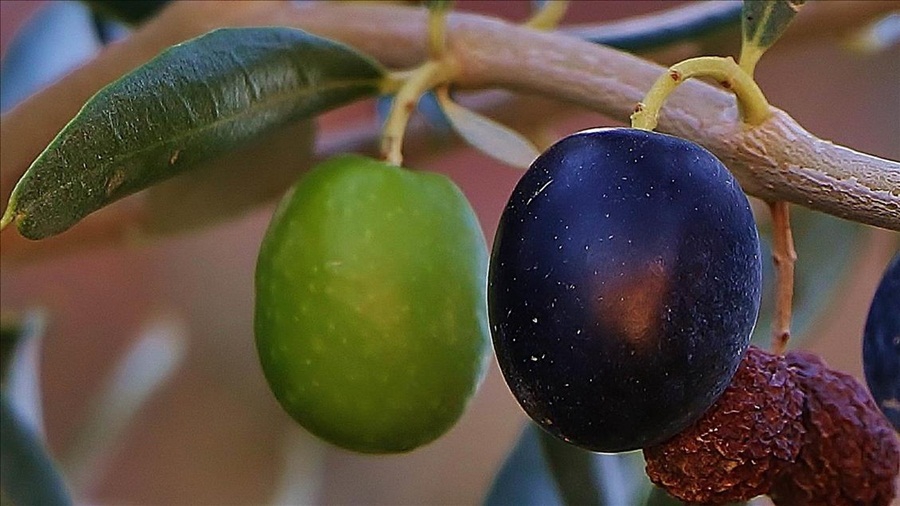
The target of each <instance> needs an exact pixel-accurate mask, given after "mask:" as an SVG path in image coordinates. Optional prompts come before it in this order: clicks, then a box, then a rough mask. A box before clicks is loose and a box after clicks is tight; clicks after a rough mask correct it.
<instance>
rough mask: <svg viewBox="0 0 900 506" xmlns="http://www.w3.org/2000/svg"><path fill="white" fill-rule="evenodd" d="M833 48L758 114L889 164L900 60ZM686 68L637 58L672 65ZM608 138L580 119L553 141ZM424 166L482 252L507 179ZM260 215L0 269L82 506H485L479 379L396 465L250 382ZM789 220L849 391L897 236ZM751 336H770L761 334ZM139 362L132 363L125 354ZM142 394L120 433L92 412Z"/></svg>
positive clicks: (801, 58)
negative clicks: (473, 222)
mask: <svg viewBox="0 0 900 506" xmlns="http://www.w3.org/2000/svg"><path fill="white" fill-rule="evenodd" d="M680 3H683V2H660V1H632V2H628V1H603V2H590V1H579V2H572V5H571V7H570V10H569V12H568V14H567V16H566V18H565V23H596V22H603V21H610V20H614V19H620V18H625V17H629V16H634V15H638V14H643V13H648V12H652V11H657V10H660V9H668V8H672V7H674V6H676V5H678V4H680ZM208 4H209V8H210V9H215V8H216V7H215V3H214V2H208ZM456 9H458V10H461V11H474V12H481V13H487V14H492V15H496V16H498V17H501V18H503V19H507V20H512V21H521V20H524V19H526V18H527V16H528V14H529V12H530V9H531V5H530V3H529V2H524V1H523V2H513V1H506V2H495V1H482V2H475V1H471V2H470V1H458V2H457V3H456ZM51 11H52V12H53V13H54V14H53V15H50V13H51ZM86 12H87V11H86V10H85V9H84V8H83V7H82V5H81V4H78V3H74V2H48V1H8V0H4V1H3V2H0V54H3V55H4V56H5V55H6V54H7V51H8V49H9V48H10V47H11V42H12V41H13V39H14V38H15V37H16V36H17V34H20V32H22V30H23V27H26V29H28V30H31V31H32V32H33V31H35V30H39V27H37V28H36V26H35V20H40V23H45V24H49V23H56V24H52V25H48V26H52V30H51V32H50V33H49V34H48V33H45V34H44V36H45V37H46V39H45V42H44V43H45V44H51V46H49V47H51V48H55V49H52V50H51V51H49V53H54V54H56V57H57V58H59V59H60V61H62V62H63V63H59V62H57V63H56V64H59V65H62V64H69V65H78V63H79V62H80V61H83V59H84V58H88V57H90V56H91V55H92V54H93V53H94V52H95V51H98V50H99V45H98V43H96V42H90V40H91V39H90V38H89V35H90V33H91V32H89V30H91V29H92V28H93V27H92V25H91V23H92V22H91V20H90V18H89V16H87V15H86ZM29 23H30V24H29ZM45 31H46V30H45ZM732 33H733V39H734V40H731V41H730V42H728V41H726V42H728V43H727V44H726V45H724V46H722V47H723V48H725V50H727V51H733V50H735V49H736V48H737V47H738V43H739V39H738V37H739V36H738V35H737V34H736V33H735V32H732ZM46 41H50V42H46ZM847 41H848V39H847V37H846V34H839V33H823V34H822V36H821V37H819V36H816V37H806V38H803V39H802V40H795V41H792V42H791V43H789V44H788V43H785V44H778V45H776V46H775V47H774V48H773V49H772V50H771V51H770V52H769V53H768V54H767V55H766V56H765V57H764V58H763V59H762V61H761V63H760V65H759V67H758V70H757V79H758V81H759V83H760V85H761V87H762V89H763V91H764V92H765V93H766V95H767V97H768V98H769V101H770V102H771V103H772V104H773V105H775V106H777V107H780V108H782V109H785V110H786V111H788V112H789V113H790V114H791V115H792V116H793V117H794V118H795V119H796V120H797V121H798V122H799V123H800V124H801V125H803V126H804V127H805V128H806V129H808V130H810V131H811V132H812V133H814V134H815V135H817V136H819V137H821V138H824V139H829V140H832V141H834V142H836V143H839V144H843V145H847V146H850V147H852V148H854V149H856V150H860V151H864V152H867V153H871V154H875V155H878V156H882V157H887V158H891V159H894V160H896V159H898V158H900V88H898V87H897V82H898V77H900V49H898V47H897V44H894V45H893V46H892V47H889V48H887V49H884V50H881V51H878V52H867V51H861V50H859V49H854V48H853V47H852V45H851V44H849V43H848V42H847ZM692 49H693V48H691V47H682V48H675V49H670V50H669V51H667V52H666V53H658V54H652V55H650V56H652V57H654V58H655V59H657V60H658V61H661V62H663V63H671V62H673V61H674V60H675V59H679V58H681V57H682V56H689V55H690V54H689V53H690V51H692ZM720 54H721V53H720ZM33 65H34V72H35V74H36V75H38V74H40V73H41V72H43V70H42V69H41V62H40V61H35V62H34V63H33ZM38 77H39V76H38ZM7 85H9V84H8V83H4V86H7ZM4 92H6V90H4ZM375 121H376V118H375V107H374V105H373V102H372V101H366V102H363V103H359V104H355V105H353V106H350V107H348V108H345V109H342V110H339V111H335V112H332V113H329V114H327V115H326V116H325V117H323V118H321V121H320V122H319V127H320V130H319V136H320V140H321V139H324V138H328V136H330V135H334V134H335V133H336V132H339V131H340V130H341V129H342V128H345V127H346V126H347V125H360V124H365V123H366V122H375ZM616 124H618V123H616V122H614V121H611V120H609V119H608V118H605V117H602V116H599V115H597V114H593V113H586V112H575V113H573V114H570V115H567V116H566V117H565V118H564V119H563V120H562V121H560V122H558V123H557V124H554V125H552V128H551V130H550V131H549V133H548V135H551V136H555V138H558V137H562V136H564V135H566V134H568V133H571V132H572V131H575V130H577V129H580V128H584V127H592V126H600V125H616ZM4 142H6V141H4ZM419 167H420V168H427V169H429V170H435V171H440V172H445V173H447V174H449V175H450V176H451V177H453V178H454V180H455V181H456V182H457V183H458V184H459V185H460V186H461V187H462V188H463V190H464V191H465V193H466V195H467V196H468V197H469V199H470V200H471V201H472V203H473V205H474V206H475V208H476V209H477V211H478V213H479V216H480V219H481V223H482V225H483V229H484V232H485V236H486V239H487V241H488V243H489V244H490V241H491V240H492V238H493V232H494V229H495V227H496V223H497V221H498V218H499V215H500V212H501V211H502V209H503V206H504V205H505V202H506V199H507V198H508V196H509V194H510V192H511V191H512V188H513V185H514V184H515V182H516V181H517V178H518V176H519V174H520V173H519V172H517V171H516V170H514V169H510V168H507V167H505V166H502V165H500V164H499V163H497V162H494V161H493V160H491V159H489V158H487V157H485V156H483V155H481V154H479V153H477V152H474V151H473V150H471V149H468V148H460V149H456V150H453V151H450V152H447V153H446V154H442V155H441V156H439V157H433V158H430V159H423V160H421V163H419ZM4 205H5V203H4ZM272 209H273V205H264V206H261V207H259V208H258V209H256V210H254V211H253V212H251V213H248V214H246V215H244V216H242V217H239V218H237V219H234V220H231V221H229V222H227V223H223V224H221V225H218V226H215V227H213V228H209V229H204V230H201V231H199V232H193V233H190V234H187V235H179V236H175V237H170V238H165V239H160V240H156V241H153V242H148V243H144V244H140V245H130V246H128V247H117V248H104V249H95V250H91V251H84V252H78V253H74V254H72V255H69V256H65V257H57V258H51V259H47V260H42V261H38V262H29V263H22V264H16V265H6V264H5V265H4V266H3V268H2V273H0V282H2V283H0V297H2V306H3V309H4V310H13V311H28V310H31V309H34V308H40V309H41V310H42V311H43V314H44V315H45V316H46V328H45V332H44V333H43V337H42V339H41V340H40V341H39V342H40V349H39V355H40V361H39V372H40V378H41V380H40V381H41V383H40V386H41V399H42V402H41V406H42V410H43V416H44V428H45V432H46V437H47V441H48V443H49V446H50V449H51V451H52V452H53V454H54V455H55V456H56V457H57V458H58V459H59V460H60V461H61V462H62V463H63V464H64V466H66V468H67V469H70V470H72V475H71V476H70V479H71V480H73V481H74V482H75V483H77V486H78V490H79V498H78V501H79V502H86V503H97V504H119V503H131V504H258V503H267V502H279V503H310V502H314V503H327V504H361V503H366V504H475V503H480V502H481V501H482V500H483V498H484V497H485V494H486V493H487V490H488V487H489V486H490V484H491V482H492V480H493V478H494V476H495V474H496V472H497V471H498V469H499V468H500V466H501V465H502V463H503V461H504V458H505V456H506V455H507V453H508V452H509V451H510V449H511V448H512V446H513V445H514V443H515V441H516V439H517V437H518V436H519V434H520V432H521V431H522V428H523V427H524V425H525V421H526V417H525V415H524V413H523V412H522V411H521V410H520V409H519V407H518V405H517V404H516V402H515V400H514V399H513V397H512V396H511V394H510V393H509V391H508V390H507V388H506V386H505V384H504V383H503V380H502V378H501V377H500V374H499V371H498V370H497V368H496V364H494V363H493V362H492V364H491V370H490V373H489V374H488V376H487V379H486V381H485V383H484V385H483V386H482V388H481V390H480V392H479V394H478V396H477V398H476V399H475V400H474V401H473V403H472V404H471V406H470V409H469V410H468V412H467V413H466V414H465V416H464V417H463V419H462V421H461V422H460V423H459V424H458V425H457V426H456V427H455V428H454V429H453V430H452V431H451V432H450V433H449V434H448V435H446V436H445V437H443V438H441V439H439V440H438V441H437V442H435V443H433V444H431V445H429V446H427V447H425V448H423V449H420V450H418V451H415V452H413V453H411V454H408V455H402V456H390V457H372V456H361V455H356V454H351V453H348V452H345V451H342V450H339V449H335V448H332V447H328V446H325V445H322V444H320V443H318V442H317V441H315V440H313V439H312V438H311V437H310V436H308V435H306V433H304V431H303V430H302V429H300V428H299V427H297V426H296V425H295V424H294V423H293V422H292V421H291V420H290V419H289V417H288V416H287V415H286V414H285V413H284V412H283V411H282V410H281V409H280V408H279V407H278V405H277V404H276V402H275V399H274V397H273V396H272V395H271V393H270V392H269V390H268V388H267V386H266V384H265V382H264V379H263V376H262V374H261V370H260V368H259V365H258V363H257V358H256V352H255V348H254V344H253V332H252V317H253V269H254V265H255V261H256V254H257V250H258V246H259V243H260V240H261V238H262V235H263V232H264V230H265V227H266V225H267V223H268V220H269V218H270V216H271V212H272ZM763 214H764V213H763ZM798 219H801V220H803V219H809V220H810V221H811V222H814V223H813V225H810V228H809V230H810V232H809V233H808V234H806V235H805V236H804V237H805V239H804V240H803V241H802V242H801V241H800V240H799V239H800V238H798V255H799V260H798V269H799V268H801V266H803V265H804V262H808V263H807V265H808V266H809V267H808V268H806V271H805V274H804V275H805V276H806V278H805V279H806V281H805V283H806V285H805V286H806V288H805V289H804V290H806V292H804V294H803V296H804V297H806V298H807V299H809V300H814V301H815V304H813V306H815V307H816V308H818V309H820V311H818V312H817V315H816V318H815V319H812V318H810V320H809V322H808V325H805V326H804V328H805V331H804V332H802V334H803V335H801V336H798V338H800V339H802V341H801V340H800V339H798V342H797V343H795V346H797V347H803V348H808V349H812V350H814V351H816V352H818V353H821V354H822V355H823V356H824V357H825V358H826V360H827V361H828V362H829V363H830V364H831V365H832V366H833V367H835V368H838V369H842V370H845V371H847V372H850V373H851V374H854V375H856V376H857V377H859V378H862V368H861V357H860V353H861V352H860V338H861V334H862V329H863V325H864V321H865V317H866V312H867V310H868V304H869V302H870V301H871V297H872V295H873V293H874V291H875V287H876V285H877V282H878V280H879V279H880V276H881V273H882V271H883V270H884V267H885V266H886V264H887V263H888V261H889V260H890V258H891V256H892V255H893V254H894V252H895V251H896V250H897V245H898V236H897V234H895V233H891V232H887V231H883V230H876V229H873V228H869V227H864V226H853V225H850V224H848V223H846V222H841V221H840V220H836V219H828V220H825V221H821V220H819V221H816V219H815V216H813V217H812V218H802V217H801V218H798ZM760 220H761V221H762V222H764V221H765V217H764V216H762V215H761V216H760ZM763 226H765V225H763ZM804 230H805V229H804ZM9 233H11V232H9V231H8V232H5V233H4V234H3V240H7V239H6V238H7V237H8V234H9ZM798 234H800V235H802V232H801V231H798ZM835 259H836V260H835ZM829 260H831V261H829ZM762 330H763V335H767V332H768V328H765V329H762ZM137 343H143V344H141V345H140V346H138V349H137V350H135V346H136V345H137ZM148 343H150V344H148ZM127 356H128V357H131V358H130V360H131V362H130V363H131V364H132V369H129V370H130V371H132V372H133V371H139V374H138V375H137V376H136V377H137V378H139V379H140V381H136V380H135V377H134V375H131V376H132V379H131V382H130V383H129V381H128V380H126V379H122V378H120V379H119V380H117V381H114V380H113V379H114V378H116V377H117V376H116V375H117V374H118V375H119V376H122V373H121V372H118V371H120V368H121V367H122V366H121V364H122V362H123V360H124V359H125V357H127ZM135 364H136V365H135ZM170 366H171V367H170ZM135 374H137V373H135ZM126 376H128V375H126ZM157 383H158V385H159V386H158V388H155V389H149V388H144V390H147V392H142V387H147V385H154V384H157ZM111 385H116V386H111ZM145 394H146V395H147V399H146V401H145V402H143V403H140V405H139V406H137V407H136V408H135V409H136V410H137V411H136V413H135V415H134V417H133V418H132V419H131V421H130V422H129V423H127V424H121V423H119V422H117V420H120V419H121V418H122V415H121V413H117V412H115V410H111V409H110V408H109V406H106V407H104V404H103V402H102V401H101V399H102V398H106V399H111V398H112V399H118V401H117V402H123V401H122V399H126V398H135V396H137V397H140V396H142V395H145ZM104 396H105V397H104ZM117 396H118V397H117ZM124 404H127V402H126V403H124ZM117 424H118V425H117Z"/></svg>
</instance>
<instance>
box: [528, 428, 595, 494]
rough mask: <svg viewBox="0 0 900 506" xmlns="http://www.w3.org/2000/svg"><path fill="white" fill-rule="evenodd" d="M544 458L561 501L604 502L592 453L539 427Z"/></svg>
mask: <svg viewBox="0 0 900 506" xmlns="http://www.w3.org/2000/svg"><path fill="white" fill-rule="evenodd" d="M538 434H540V437H541V448H542V449H543V450H544V460H545V461H546V463H547V465H548V466H549V469H550V472H551V474H552V476H553V477H554V478H555V480H556V485H557V487H558V490H559V492H560V495H562V498H563V502H564V503H565V504H584V505H591V504H593V505H598V506H600V505H603V504H606V503H605V501H604V497H603V496H602V495H601V491H600V490H599V487H597V482H596V477H595V475H596V472H595V470H594V455H593V454H591V453H590V452H586V451H584V450H581V449H579V448H576V447H574V446H572V445H570V444H567V443H564V442H562V441H560V440H559V439H557V438H556V437H554V436H552V435H550V434H548V433H547V432H545V431H542V430H539V431H538Z"/></svg>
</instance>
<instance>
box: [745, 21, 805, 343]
mask: <svg viewBox="0 0 900 506" xmlns="http://www.w3.org/2000/svg"><path fill="white" fill-rule="evenodd" d="M770 13H771V11H767V12H766V16H768V15H769V14H770ZM763 22H765V20H763ZM764 52H765V49H760V48H759V46H757V45H755V44H748V43H747V42H746V41H744V43H743V44H741V56H740V67H741V69H743V71H744V72H745V73H746V74H747V75H748V76H751V78H752V76H753V72H754V71H755V70H756V64H757V63H759V59H760V57H761V56H762V55H763V53H764ZM768 204H769V212H770V213H771V214H772V238H773V245H772V262H773V263H774V264H775V315H774V318H773V319H772V353H775V354H776V355H783V354H784V352H785V351H786V350H787V344H788V341H789V340H790V339H791V316H792V312H793V305H794V264H795V263H796V261H797V252H796V250H795V249H794V235H793V233H792V232H791V207H790V203H789V202H787V201H783V200H780V201H770V202H768Z"/></svg>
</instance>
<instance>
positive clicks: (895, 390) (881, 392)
mask: <svg viewBox="0 0 900 506" xmlns="http://www.w3.org/2000/svg"><path fill="white" fill-rule="evenodd" d="M863 369H864V371H865V374H866V384H867V385H868V386H869V391H870V392H871V393H872V397H873V398H874V399H875V403H876V404H878V407H879V409H881V412H882V413H884V414H885V416H886V417H887V418H888V420H889V421H890V422H891V425H893V426H894V429H895V430H898V431H900V253H898V254H897V255H894V259H893V260H892V261H891V263H890V265H888V267H887V270H885V272H884V276H883V277H882V278H881V283H879V285H878V289H877V290H876V291H875V296H874V297H873V298H872V305H871V306H870V307H869V316H868V318H867V319H866V327H865V331H864V333H863Z"/></svg>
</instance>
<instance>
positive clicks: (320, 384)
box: [255, 155, 490, 453]
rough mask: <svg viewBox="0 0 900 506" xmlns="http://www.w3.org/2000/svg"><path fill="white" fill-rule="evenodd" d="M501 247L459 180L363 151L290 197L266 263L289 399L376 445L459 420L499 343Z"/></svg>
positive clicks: (269, 362)
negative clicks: (496, 298) (487, 237)
mask: <svg viewBox="0 0 900 506" xmlns="http://www.w3.org/2000/svg"><path fill="white" fill-rule="evenodd" d="M486 277H487V248H486V245H485V241H484V236H483V234H482V232H481V229H480V227H479V224H478V220H477V218H476V216H475V213H474V212H473V210H472V208H471V206H470V205H469V203H468V201H467V200H466V198H465V197H464V196H463V194H462V192H461V191H460V190H459V188H457V187H456V186H455V185H454V184H453V183H452V182H451V181H450V180H449V179H447V178H446V177H444V176H442V175H440V174H434V173H427V172H417V171H410V170H406V169H403V168H400V167H396V166H392V165H389V164H386V163H384V162H380V161H376V160H372V159H368V158H363V157H360V156H355V155H344V156H340V157H337V158H333V159H331V160H329V161H327V162H325V163H323V164H321V165H319V166H318V167H316V168H315V169H313V170H312V171H311V172H309V173H308V174H307V175H306V176H304V177H303V178H302V179H301V180H300V181H299V182H298V183H297V184H296V185H295V186H294V187H293V188H292V189H291V190H290V191H289V193H288V195H287V196H285V198H284V200H283V201H282V202H281V204H280V205H279V207H278V209H277V210H276V212H275V215H274V217H273V219H272V223H271V224H270V225H269V229H268V230H267V232H266V236H265V239H264V240H263V244H262V248H261V249H260V253H259V259H258V262H257V268H256V317H255V332H256V346H257V351H258V353H259V357H260V361H261V362H262V367H263V371H264V373H265V375H266V379H267V380H268V382H269V385H270V387H271V389H272V391H273V392H274V394H275V396H276V397H277V398H278V401H279V402H280V403H281V405H282V406H283V407H284V409H285V410H286V411H287V412H288V413H289V414H290V415H291V416H292V417H293V418H294V419H295V420H296V421H297V422H299V423H300V425H302V426H303V427H305V428H306V429H307V430H309V431H310V432H312V433H313V434H316V435H317V436H319V437H320V438H322V439H324V440H326V441H329V442H331V443H333V444H335V445H338V446H341V447H343V448H347V449H350V450H355V451H359V452H366V453H393V452H404V451H409V450H412V449H414V448H417V447H419V446H421V445H424V444H426V443H429V442H431V441H433V440H434V439H436V438H437V437H439V436H440V435H442V434H443V433H445V432H446V431H447V430H448V429H449V428H450V427H452V426H453V424H454V423H455V422H456V421H457V420H458V419H459V417H460V416H461V414H462V412H463V410H464V409H465V407H466V404H467V403H468V401H469V399H470V398H471V397H472V395H473V394H474V392H475V390H476V389H477V388H478V385H479V383H480V382H481V379H482V378H483V376H484V371H485V365H486V360H487V357H488V354H489V351H490V338H489V331H488V326H487V325H488V324H487V303H486V301H485V297H486Z"/></svg>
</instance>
